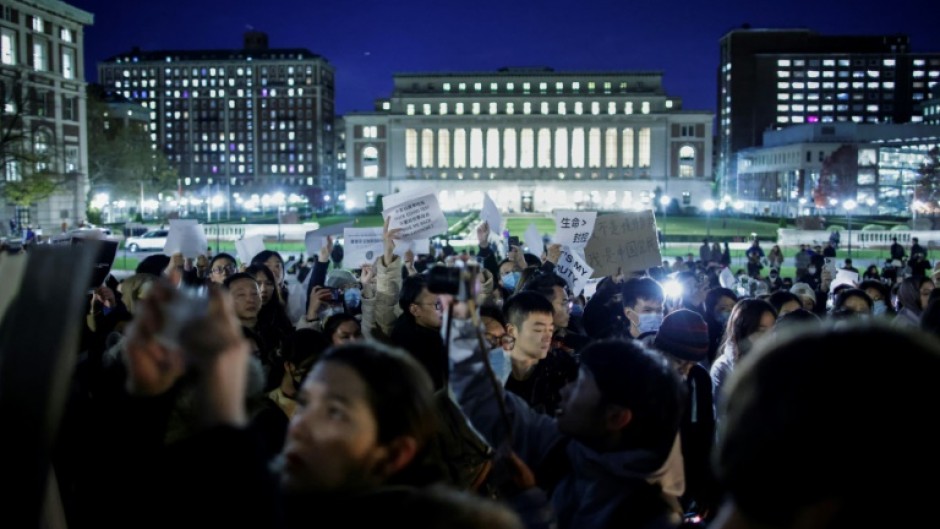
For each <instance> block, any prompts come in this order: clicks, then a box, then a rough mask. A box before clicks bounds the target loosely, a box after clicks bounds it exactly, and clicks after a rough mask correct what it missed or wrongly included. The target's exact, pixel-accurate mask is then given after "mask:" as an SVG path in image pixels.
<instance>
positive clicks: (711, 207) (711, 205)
mask: <svg viewBox="0 0 940 529" xmlns="http://www.w3.org/2000/svg"><path fill="white" fill-rule="evenodd" d="M702 209H704V210H705V237H707V238H711V236H712V211H715V201H714V200H711V199H709V200H706V201H705V202H704V203H703V204H702Z"/></svg>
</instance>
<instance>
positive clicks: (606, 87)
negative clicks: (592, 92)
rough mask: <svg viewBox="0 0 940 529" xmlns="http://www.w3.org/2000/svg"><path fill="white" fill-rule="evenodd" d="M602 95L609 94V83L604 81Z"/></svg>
mask: <svg viewBox="0 0 940 529" xmlns="http://www.w3.org/2000/svg"><path fill="white" fill-rule="evenodd" d="M604 93H605V94H609V93H610V81H604Z"/></svg>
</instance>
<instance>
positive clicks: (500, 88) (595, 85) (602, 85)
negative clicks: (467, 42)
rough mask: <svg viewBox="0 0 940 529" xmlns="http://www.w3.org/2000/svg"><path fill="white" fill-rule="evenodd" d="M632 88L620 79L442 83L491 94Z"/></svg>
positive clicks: (449, 87) (455, 88) (622, 90)
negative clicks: (567, 81) (566, 81)
mask: <svg viewBox="0 0 940 529" xmlns="http://www.w3.org/2000/svg"><path fill="white" fill-rule="evenodd" d="M638 87H639V88H642V87H643V83H639V85H638ZM628 89H630V84H629V83H628V82H627V81H618V82H616V83H614V82H613V81H602V82H597V81H587V82H581V81H571V82H569V83H565V82H564V81H555V82H551V83H550V82H548V81H540V82H538V83H533V82H530V81H526V82H522V83H517V82H515V81H507V82H506V83H502V84H500V83H499V82H496V81H490V82H488V83H484V82H482V81H477V82H473V83H467V82H458V83H450V82H448V83H442V84H441V90H442V91H444V92H458V93H466V92H469V91H473V92H476V93H482V92H484V90H485V91H486V92H488V93H490V94H496V93H508V94H514V93H520V92H521V93H523V94H530V93H532V92H533V91H538V93H540V94H547V93H549V91H550V90H551V91H552V92H553V93H555V94H566V93H567V94H583V93H587V94H596V93H604V94H610V93H613V92H614V91H615V90H616V91H617V92H619V93H625V92H627V91H628Z"/></svg>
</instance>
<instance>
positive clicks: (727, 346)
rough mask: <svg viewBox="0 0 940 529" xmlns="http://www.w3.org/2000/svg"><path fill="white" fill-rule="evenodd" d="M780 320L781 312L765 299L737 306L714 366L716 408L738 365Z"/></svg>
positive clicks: (751, 300)
mask: <svg viewBox="0 0 940 529" xmlns="http://www.w3.org/2000/svg"><path fill="white" fill-rule="evenodd" d="M776 321H777V311H776V310H774V307H773V305H771V304H770V303H767V302H766V301H764V300H762V299H742V300H741V301H738V302H737V304H736V305H735V306H734V309H733V310H732V311H731V319H729V320H728V326H727V327H726V328H725V337H724V341H723V342H722V344H721V346H720V350H721V354H720V355H719V356H718V358H717V359H716V360H715V363H714V364H712V367H711V377H712V386H713V393H712V395H713V397H714V400H715V405H716V406H717V405H718V401H719V398H720V396H721V388H722V386H723V385H724V383H725V381H726V380H727V379H728V376H729V375H731V373H732V372H733V371H734V367H735V365H737V363H738V362H739V361H740V360H741V358H742V357H744V356H745V355H747V353H749V352H750V351H751V348H753V347H754V342H756V341H757V340H758V339H759V338H761V337H762V336H763V335H765V334H767V333H768V332H769V331H770V330H771V329H773V326H774V323H775V322H776Z"/></svg>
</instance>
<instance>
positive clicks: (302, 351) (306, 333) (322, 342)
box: [283, 329, 330, 374]
mask: <svg viewBox="0 0 940 529" xmlns="http://www.w3.org/2000/svg"><path fill="white" fill-rule="evenodd" d="M329 347H330V341H329V338H327V337H326V335H324V334H323V333H322V332H320V331H316V330H313V329H298V330H297V331H296V332H294V333H293V334H291V335H289V336H288V337H287V338H286V340H285V343H284V348H283V353H284V354H283V356H284V361H285V362H290V363H291V364H292V365H293V366H294V367H295V368H297V369H299V370H301V372H302V373H303V374H306V373H308V372H309V371H310V368H311V367H312V366H313V364H314V363H316V361H317V360H319V358H320V356H322V355H323V352H324V351H326V350H327V349H329Z"/></svg>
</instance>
